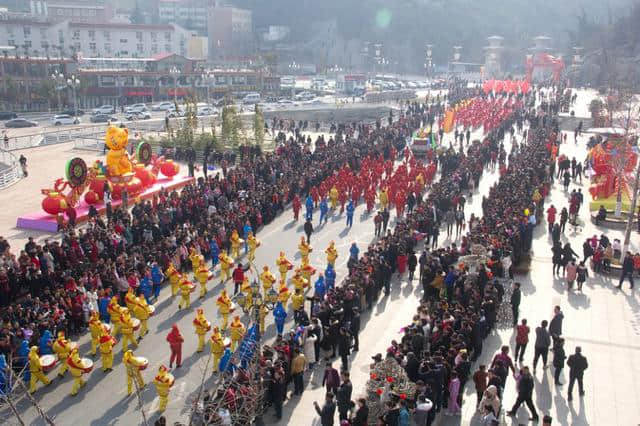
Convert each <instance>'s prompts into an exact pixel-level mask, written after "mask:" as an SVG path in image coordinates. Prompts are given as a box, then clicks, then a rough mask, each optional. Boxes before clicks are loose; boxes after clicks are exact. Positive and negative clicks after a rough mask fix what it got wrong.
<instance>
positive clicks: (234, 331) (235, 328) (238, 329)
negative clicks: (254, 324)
mask: <svg viewBox="0 0 640 426" xmlns="http://www.w3.org/2000/svg"><path fill="white" fill-rule="evenodd" d="M230 328H231V330H230V337H231V350H232V351H235V350H236V347H237V346H238V342H240V340H242V338H243V337H244V333H245V331H246V330H245V328H244V325H243V324H242V322H240V317H239V316H238V315H236V316H235V317H233V321H231V325H230Z"/></svg>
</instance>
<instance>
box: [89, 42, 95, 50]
mask: <svg viewBox="0 0 640 426" xmlns="http://www.w3.org/2000/svg"><path fill="white" fill-rule="evenodd" d="M89 49H90V50H93V51H94V52H95V50H96V44H95V43H93V42H91V43H89Z"/></svg>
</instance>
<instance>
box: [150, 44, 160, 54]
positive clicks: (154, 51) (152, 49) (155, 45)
mask: <svg viewBox="0 0 640 426" xmlns="http://www.w3.org/2000/svg"><path fill="white" fill-rule="evenodd" d="M151 53H153V54H154V55H155V54H156V53H158V45H157V44H152V45H151Z"/></svg>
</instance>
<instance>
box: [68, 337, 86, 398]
mask: <svg viewBox="0 0 640 426" xmlns="http://www.w3.org/2000/svg"><path fill="white" fill-rule="evenodd" d="M67 365H68V366H69V371H70V372H71V376H72V377H73V386H72V387H71V395H77V394H78V391H79V390H80V388H81V387H82V386H84V385H85V384H86V382H85V381H84V380H82V375H83V374H84V372H85V368H86V366H85V365H83V364H82V360H81V359H80V355H79V354H78V348H73V350H72V351H71V354H70V355H69V358H67Z"/></svg>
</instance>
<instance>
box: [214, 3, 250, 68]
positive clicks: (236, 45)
mask: <svg viewBox="0 0 640 426" xmlns="http://www.w3.org/2000/svg"><path fill="white" fill-rule="evenodd" d="M207 18H208V20H207V28H208V36H209V58H210V59H213V60H214V61H220V60H224V58H225V57H226V56H230V55H241V54H245V53H247V51H248V50H249V47H250V43H251V41H252V31H253V30H252V14H251V11H250V10H245V9H239V8H237V7H232V6H224V5H221V4H220V3H218V1H217V0H216V1H214V4H213V5H212V7H209V9H208V17H207Z"/></svg>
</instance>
